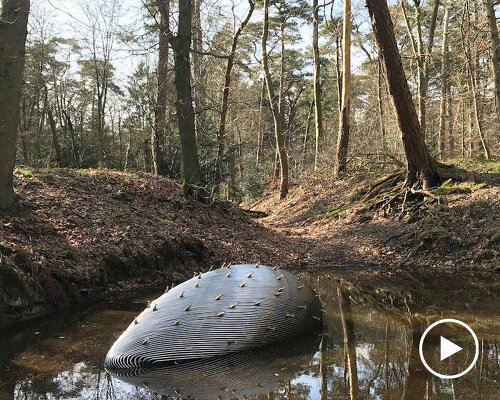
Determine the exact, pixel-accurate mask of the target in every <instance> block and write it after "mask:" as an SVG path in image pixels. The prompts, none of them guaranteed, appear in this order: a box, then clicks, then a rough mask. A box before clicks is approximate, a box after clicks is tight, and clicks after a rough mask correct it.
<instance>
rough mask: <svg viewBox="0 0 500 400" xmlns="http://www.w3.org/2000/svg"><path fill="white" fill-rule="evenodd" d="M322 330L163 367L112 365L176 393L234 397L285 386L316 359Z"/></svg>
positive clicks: (156, 389) (139, 381) (150, 386)
mask: <svg viewBox="0 0 500 400" xmlns="http://www.w3.org/2000/svg"><path fill="white" fill-rule="evenodd" d="M318 345H319V336H318V335H317V333H316V334H315V333H310V334H308V335H305V336H301V337H299V338H295V339H293V340H288V341H283V342H280V343H275V344H273V345H268V346H264V347H260V348H257V349H253V350H247V351H242V352H237V353H231V354H228V355H225V356H222V357H214V358H210V359H203V360H197V361H191V362H187V363H182V364H179V365H171V366H166V367H162V368H154V369H148V368H132V369H129V370H125V369H123V370H120V371H119V372H116V371H112V375H113V376H114V377H116V378H117V379H119V380H120V381H123V382H126V383H129V384H132V385H134V386H142V387H144V388H146V389H147V390H150V391H151V392H153V393H155V394H157V395H163V396H168V397H176V398H193V399H225V398H228V399H233V398H236V397H242V396H257V395H260V394H263V393H269V392H273V391H276V390H280V389H284V388H285V387H286V386H287V385H288V384H289V382H290V381H291V380H292V379H294V378H295V377H296V376H297V374H298V373H299V372H300V371H302V370H304V368H306V367H307V366H308V365H310V364H311V363H312V361H313V357H314V355H315V352H316V351H317V349H318Z"/></svg>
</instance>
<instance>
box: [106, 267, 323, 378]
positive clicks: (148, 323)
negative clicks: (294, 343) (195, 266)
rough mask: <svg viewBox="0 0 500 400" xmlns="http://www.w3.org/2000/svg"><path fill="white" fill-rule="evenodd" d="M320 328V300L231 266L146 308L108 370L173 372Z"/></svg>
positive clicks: (299, 287)
mask: <svg viewBox="0 0 500 400" xmlns="http://www.w3.org/2000/svg"><path fill="white" fill-rule="evenodd" d="M320 324H321V304H320V302H319V300H318V298H317V297H316V296H315V294H314V292H313V290H312V289H311V288H310V287H309V286H307V285H306V284H304V283H302V282H301V281H300V279H299V278H297V277H296V276H295V275H293V274H291V273H290V272H287V271H283V270H280V269H276V268H271V267H268V266H264V265H259V264H241V265H232V266H230V267H227V268H220V269H217V270H213V271H209V272H206V273H204V274H199V275H197V276H195V277H193V278H192V279H189V280H188V281H186V282H184V283H182V284H180V285H178V286H176V287H174V288H172V289H171V290H169V291H167V292H166V293H164V294H163V295H162V296H160V297H159V298H157V299H156V300H154V301H152V302H150V303H149V304H148V307H147V308H146V309H145V310H144V311H143V312H142V313H141V314H140V315H139V316H138V317H137V318H135V319H134V321H132V323H131V324H130V326H129V327H128V328H127V329H126V330H125V332H123V333H122V335H121V336H120V337H119V338H118V340H116V342H115V343H114V344H113V346H112V347H111V349H110V350H109V352H108V354H107V355H106V359H105V364H106V366H107V367H108V368H110V369H120V368H124V369H126V368H131V367H148V368H151V367H159V366H168V365H178V364H180V363H185V362H190V361H193V360H199V359H205V358H209V357H215V356H223V355H226V354H229V353H233V352H238V351H242V350H248V349H252V348H255V347H259V346H264V345H266V344H269V343H273V342H278V341H282V340H285V339H289V338H291V337H294V336H297V335H299V334H302V333H304V332H307V331H309V330H312V329H315V328H317V327H319V326H320Z"/></svg>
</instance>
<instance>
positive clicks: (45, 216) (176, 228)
mask: <svg viewBox="0 0 500 400" xmlns="http://www.w3.org/2000/svg"><path fill="white" fill-rule="evenodd" d="M461 168H462V169H461V171H462V175H463V179H461V180H460V182H451V181H449V182H447V183H445V184H444V185H443V186H442V187H441V188H439V189H438V190H437V191H434V194H432V197H431V198H428V199H427V200H424V201H421V200H420V201H415V200H410V199H409V198H410V197H411V196H409V197H408V199H406V197H405V198H404V200H407V201H401V200H400V197H397V198H396V196H394V193H396V192H395V189H394V188H388V190H387V192H382V193H378V195H377V196H378V197H375V198H372V199H370V200H367V199H366V197H367V196H366V193H370V188H373V185H374V182H377V179H380V177H379V176H377V175H373V176H367V177H365V178H359V177H358V178H354V177H353V178H346V179H344V180H342V181H338V182H331V181H329V180H328V179H323V180H321V179H317V180H315V181H312V182H309V183H308V184H304V185H300V186H298V187H295V188H293V190H292V191H291V193H290V196H289V197H288V198H287V199H286V200H285V201H283V202H279V201H278V199H277V195H276V194H274V193H273V194H268V195H266V196H264V197H262V198H261V199H259V200H258V201H256V202H254V203H252V204H250V205H248V204H247V205H245V208H251V209H252V210H254V211H263V212H264V213H265V214H266V215H267V216H265V217H264V218H253V219H252V218H250V217H249V216H248V213H246V212H244V211H243V210H241V209H239V208H237V207H233V206H230V205H228V204H225V203H220V202H215V203H212V204H202V203H200V202H198V201H195V200H193V199H189V198H183V197H182V196H181V194H180V192H181V191H180V187H179V185H177V184H176V183H174V182H172V181H170V180H168V179H164V178H161V177H156V176H152V175H149V174H132V173H121V172H113V171H102V170H68V169H18V170H16V172H15V184H16V194H17V200H16V204H15V207H14V208H13V209H12V210H10V211H9V212H6V213H4V214H0V317H7V318H0V320H1V321H2V322H5V321H6V320H9V319H18V318H24V317H27V316H30V315H36V314H39V313H40V312H41V311H43V309H45V308H53V306H54V305H62V304H68V303H75V302H80V301H82V300H83V301H85V299H89V300H92V301H93V300H95V299H97V298H99V297H104V296H106V298H108V297H109V296H122V295H123V294H124V292H130V293H135V292H137V291H138V290H140V289H142V288H148V289H151V288H152V287H157V288H160V287H165V286H166V285H167V284H175V283H179V282H180V281H182V280H184V279H186V278H188V277H190V276H192V274H193V273H194V272H196V271H206V270H208V269H210V268H212V267H214V268H215V267H219V266H221V265H222V264H223V263H228V262H231V263H239V262H240V263H241V262H249V263H251V262H258V263H262V264H267V265H273V266H274V265H278V266H280V267H288V268H293V269H298V270H307V271H322V272H325V271H328V272H329V273H332V274H333V275H334V277H335V278H337V279H342V280H344V281H345V282H350V283H354V282H355V283H356V284H357V285H363V286H364V287H366V288H368V289H369V290H372V291H373V293H375V294H376V295H377V296H379V297H381V298H383V300H384V301H391V302H393V301H398V300H401V299H403V301H404V302H405V304H406V303H407V302H410V303H415V302H418V301H419V298H422V297H423V296H425V295H426V291H427V292H428V291H429V290H431V288H433V287H436V285H438V286H439V285H441V284H444V282H446V284H447V285H449V284H451V283H450V282H452V280H451V279H448V278H449V277H455V278H457V277H458V278H459V281H460V282H467V284H463V285H462V284H458V285H457V287H456V291H460V290H462V291H464V292H467V293H468V294H469V295H471V294H472V293H476V295H477V296H482V295H484V293H485V292H494V293H498V292H499V291H500V288H499V286H500V279H498V278H499V276H500V275H499V274H500V268H499V258H500V223H499V221H500V202H499V199H500V163H498V162H497V163H480V164H478V163H474V164H472V165H465V164H462V165H461ZM386 199H388V201H386ZM394 199H396V200H397V199H399V200H398V201H393V200H394ZM255 215H258V213H257V214H256V213H253V216H255ZM443 277H444V278H443ZM492 277H493V279H492ZM455 281H456V279H455V280H453V282H455ZM475 282H477V283H478V285H477V286H478V287H479V288H480V290H478V291H476V292H474V291H471V290H470V285H471V284H474V283H475Z"/></svg>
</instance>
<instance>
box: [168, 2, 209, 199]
mask: <svg viewBox="0 0 500 400" xmlns="http://www.w3.org/2000/svg"><path fill="white" fill-rule="evenodd" d="M191 11H192V4H191V0H180V1H179V28H178V31H177V35H176V36H173V35H172V34H171V33H169V42H170V46H171V47H172V50H173V52H174V74H175V79H174V81H175V91H176V93H177V101H176V111H177V124H178V127H179V137H180V141H181V160H182V167H181V175H182V185H183V192H184V193H185V194H186V193H187V192H189V191H190V189H189V187H190V186H193V185H194V186H197V185H200V184H201V183H202V178H201V171H200V162H199V159H198V149H197V145H196V134H195V122H194V109H193V97H192V94H191V68H190V63H189V53H190V49H191Z"/></svg>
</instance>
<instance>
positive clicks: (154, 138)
mask: <svg viewBox="0 0 500 400" xmlns="http://www.w3.org/2000/svg"><path fill="white" fill-rule="evenodd" d="M157 5H158V10H159V11H160V22H159V26H158V42H159V45H158V71H157V79H158V88H157V95H156V104H155V110H154V117H155V118H154V125H153V129H152V130H151V155H152V161H153V172H154V173H155V174H158V175H166V173H167V170H168V168H167V154H166V148H165V147H166V128H167V98H168V92H169V87H168V52H169V48H168V29H169V20H170V0H157Z"/></svg>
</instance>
